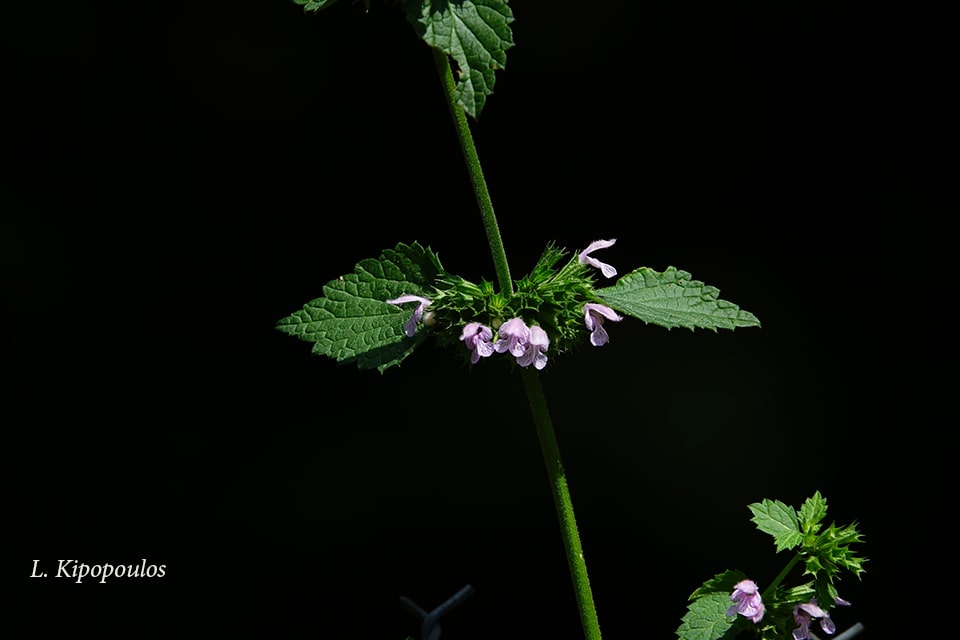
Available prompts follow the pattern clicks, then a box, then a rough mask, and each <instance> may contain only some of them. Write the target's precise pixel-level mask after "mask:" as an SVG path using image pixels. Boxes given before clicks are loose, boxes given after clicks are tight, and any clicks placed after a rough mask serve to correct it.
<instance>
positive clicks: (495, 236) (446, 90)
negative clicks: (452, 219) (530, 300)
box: [430, 47, 513, 295]
mask: <svg viewBox="0 0 960 640" xmlns="http://www.w3.org/2000/svg"><path fill="white" fill-rule="evenodd" d="M430 51H432V52H433V61H434V63H436V65H437V72H438V73H439V74H440V81H441V82H442V83H443V95H444V96H445V97H446V100H447V108H448V109H450V116H451V117H452V118H453V124H454V126H455V127H456V129H457V138H458V139H459V140H460V149H461V150H462V151H463V159H464V160H466V162H467V171H469V173H470V183H471V184H472V185H473V193H474V195H475V196H476V198H477V204H478V205H480V215H481V216H483V228H484V229H485V230H486V232H487V243H488V244H489V245H490V253H491V254H492V255H493V267H494V269H495V270H496V272H497V281H498V282H499V284H500V291H501V292H502V293H503V294H504V295H510V294H512V293H513V280H511V278H510V267H509V266H508V265H507V254H506V252H505V251H504V249H503V240H502V239H501V238H500V227H499V226H497V216H496V215H494V213H493V201H492V200H490V192H489V191H487V183H486V181H485V180H484V179H483V170H482V169H481V168H480V158H478V157H477V148H476V147H475V146H474V144H473V136H472V135H471V134H470V123H468V122H467V114H466V113H464V111H463V107H461V106H460V105H458V104H457V98H456V93H455V92H456V88H457V85H456V83H454V81H453V71H451V69H450V61H449V60H447V54H445V53H444V52H442V51H440V50H439V49H435V48H433V47H430Z"/></svg>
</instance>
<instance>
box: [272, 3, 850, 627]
mask: <svg viewBox="0 0 960 640" xmlns="http://www.w3.org/2000/svg"><path fill="white" fill-rule="evenodd" d="M293 1H294V2H295V3H296V4H298V5H303V7H304V10H305V11H314V12H316V11H319V10H322V9H326V8H328V7H330V6H331V5H333V4H335V2H336V0H293ZM364 4H366V5H367V7H368V9H369V0H365V1H364ZM394 4H400V5H402V7H403V9H404V11H405V15H406V18H407V21H408V23H409V24H410V25H412V26H413V28H414V29H415V30H416V32H417V34H418V35H419V36H420V37H421V38H422V40H423V41H424V42H425V43H426V44H427V45H428V46H429V47H430V49H431V52H432V55H433V60H434V63H435V65H436V68H437V71H438V73H439V77H440V81H441V84H442V86H443V89H444V96H445V98H446V102H447V106H448V108H449V112H450V115H451V118H452V119H453V123H454V125H455V130H456V132H457V136H458V139H459V142H460V148H461V151H462V152H463V156H464V160H465V163H466V167H467V169H468V172H469V174H470V178H471V181H472V185H473V187H474V192H475V195H476V198H477V204H478V206H479V209H480V214H481V218H482V221H483V225H484V229H485V231H486V236H487V241H488V244H489V246H490V249H491V253H492V256H493V261H494V266H495V269H496V284H495V283H494V282H492V281H488V280H481V281H480V282H479V283H476V282H471V281H469V280H466V279H465V278H462V277H460V276H458V275H455V274H452V273H449V272H447V271H446V270H445V269H444V268H443V266H442V265H441V263H440V260H439V258H438V257H437V254H436V253H434V252H433V250H431V249H430V248H429V247H424V246H421V245H420V244H419V243H417V242H411V243H410V244H404V243H399V244H397V245H396V246H394V247H392V248H388V249H385V250H383V251H382V252H381V254H380V256H379V257H378V258H371V259H367V260H363V261H361V262H359V263H358V264H357V265H356V266H355V267H354V270H353V273H348V274H344V275H341V276H340V277H338V278H336V279H333V280H330V281H329V282H327V283H326V284H325V285H324V286H323V289H322V294H323V295H322V296H320V297H318V298H316V299H314V300H311V301H309V302H307V303H306V304H305V305H304V306H303V308H301V309H300V310H298V311H295V312H293V313H291V314H290V315H288V316H287V317H285V318H283V319H281V320H280V321H279V322H278V323H277V328H278V329H279V330H280V331H283V332H285V333H288V334H290V335H292V336H296V337H298V338H300V339H301V340H304V341H307V342H310V343H312V345H313V347H312V349H313V352H314V353H316V354H319V355H323V356H327V357H330V358H333V359H335V360H336V361H337V362H341V363H351V362H352V363H356V365H357V366H358V367H359V368H360V369H373V368H376V369H378V370H379V371H380V372H381V373H382V372H384V371H386V370H387V369H389V368H390V367H392V366H394V365H397V364H399V363H400V362H402V361H403V360H404V359H405V358H406V357H408V356H409V355H411V354H412V353H413V351H414V350H415V349H416V348H418V347H420V346H422V345H425V344H427V343H428V342H430V343H433V344H435V345H437V346H440V347H444V348H448V349H451V350H452V351H453V352H454V353H455V354H457V356H458V357H460V358H462V359H463V361H464V362H469V363H470V366H486V365H487V363H486V362H485V361H486V360H488V359H503V358H506V359H507V360H508V361H509V362H510V363H511V367H514V368H519V371H520V375H521V376H522V377H523V381H524V385H525V389H526V392H527V394H528V396H529V401H530V406H531V410H532V413H533V419H534V425H535V427H536V429H537V434H538V437H539V439H540V443H541V448H542V450H543V454H544V462H545V465H546V468H547V473H548V476H549V479H550V486H551V490H552V492H553V498H554V503H555V506H556V509H557V515H558V518H559V521H560V529H561V534H562V536H563V541H564V547H565V550H566V555H567V562H568V565H569V568H570V574H571V578H572V580H573V586H574V591H575V595H576V598H577V602H578V605H579V609H580V618H581V622H582V625H583V632H584V636H585V637H586V638H587V639H588V640H598V639H599V638H600V625H599V621H598V619H597V613H596V609H595V607H594V602H593V594H592V592H591V589H590V582H589V579H588V577H587V568H586V564H585V561H584V556H583V549H582V547H581V544H580V536H579V533H578V531H577V525H576V520H575V518H574V512H573V504H572V502H571V500H570V493H569V489H568V487H567V483H566V478H565V475H564V472H563V467H562V464H561V462H560V460H561V458H560V452H559V448H558V446H557V442H556V438H555V436H554V432H553V426H552V422H551V418H550V414H549V410H548V408H547V402H546V399H545V397H544V395H543V390H542V388H541V386H540V380H539V378H538V372H539V371H540V370H542V369H544V368H545V367H548V366H550V367H553V366H559V362H555V360H560V358H559V356H560V355H562V354H563V353H564V352H566V351H568V350H571V349H574V348H578V347H580V346H584V345H587V344H589V345H591V346H593V347H602V346H604V345H606V344H607V343H608V342H609V341H610V333H609V332H610V331H611V330H612V327H611V324H612V323H620V322H621V321H623V320H624V318H625V316H630V317H633V318H638V319H640V320H642V321H643V322H644V323H646V324H654V325H659V326H661V327H665V328H667V329H671V328H674V327H683V328H687V329H691V330H693V329H697V328H700V329H710V330H712V331H716V330H717V329H731V330H732V329H736V328H745V327H759V326H760V321H759V320H758V319H757V318H756V317H755V316H754V315H753V314H752V313H750V312H748V311H745V310H742V309H740V308H739V307H738V306H737V305H736V304H733V303H732V302H727V301H725V300H722V299H720V297H719V291H718V290H717V289H716V288H715V287H711V286H708V285H706V284H704V283H703V282H701V281H698V280H694V279H693V277H692V276H691V275H690V274H689V273H687V272H686V271H683V270H680V269H676V268H674V267H669V268H667V269H666V270H665V271H662V272H657V271H654V270H652V269H649V268H646V267H640V268H637V269H634V270H632V271H629V272H628V273H626V274H625V275H623V276H622V277H620V278H619V279H616V280H615V281H614V282H612V284H607V281H608V280H613V279H614V278H616V276H617V274H618V272H617V269H616V268H615V267H613V266H612V265H609V264H606V263H605V262H602V261H601V260H600V258H598V257H597V254H598V253H599V252H601V251H602V250H603V249H606V248H608V247H610V246H612V245H613V244H614V243H615V242H616V240H614V239H609V240H603V239H601V240H594V241H590V242H585V243H586V246H585V248H584V249H582V250H581V251H575V252H573V253H572V254H571V253H570V252H568V251H567V250H565V249H562V248H558V247H556V246H554V245H553V244H552V243H551V244H547V246H546V248H545V249H544V251H543V254H542V256H541V257H540V259H539V261H538V262H537V263H536V265H535V266H534V267H533V269H532V270H531V272H530V273H529V274H528V275H526V276H524V277H523V278H521V279H519V280H513V279H512V278H511V276H510V269H509V266H508V263H507V258H506V253H505V251H504V248H503V243H502V241H501V238H500V232H499V227H498V224H497V219H496V216H495V214H494V212H493V206H492V202H491V199H490V195H489V192H488V190H487V187H486V183H485V181H484V178H483V172H482V170H481V168H480V162H479V159H478V157H477V153H476V149H475V147H474V144H473V139H472V136H471V132H470V125H469V123H468V120H467V118H468V117H470V118H473V119H474V120H477V119H478V118H479V116H480V113H481V111H482V109H483V106H484V104H485V102H486V100H487V98H488V96H490V95H491V94H492V93H493V86H494V82H495V79H496V78H495V74H496V72H497V71H498V70H501V69H503V68H505V67H506V51H507V49H509V48H510V47H512V46H513V37H512V32H511V24H512V23H513V20H514V17H513V12H512V10H511V9H510V7H509V6H508V2H507V0H405V1H403V2H399V3H394ZM454 70H455V71H456V73H454ZM455 75H456V79H455ZM585 240H586V239H585ZM598 274H599V277H602V278H603V280H602V281H601V282H602V283H603V284H604V285H605V286H599V283H598ZM617 329H620V327H619V326H618V327H617ZM748 508H749V509H750V511H751V512H752V514H753V518H752V520H753V522H754V523H756V526H757V528H758V529H759V530H760V531H762V532H764V533H768V534H770V535H771V536H773V538H774V543H775V545H776V551H777V552H780V551H787V550H794V551H795V553H794V555H793V556H792V557H791V559H790V560H789V561H788V563H787V565H786V566H785V567H784V569H783V571H781V572H780V574H779V575H778V576H777V577H776V578H775V579H774V580H773V581H772V582H771V583H770V584H768V585H766V586H765V588H764V589H763V590H762V591H761V589H760V586H759V585H758V584H757V583H756V582H754V581H753V580H752V579H750V577H749V576H746V575H744V574H743V573H741V572H739V571H735V570H730V571H726V572H724V573H721V574H719V575H716V576H714V577H712V578H710V579H709V580H707V581H706V582H704V583H703V585H702V586H700V587H699V588H698V589H696V590H695V591H694V592H693V593H692V595H690V597H689V602H688V606H687V609H688V610H687V613H686V615H684V616H683V618H682V620H681V624H680V626H679V627H678V629H677V632H676V633H677V636H678V637H679V638H681V640H718V639H720V638H725V639H726V638H733V637H734V636H737V635H739V634H740V633H742V632H749V633H752V634H754V635H755V636H757V637H759V638H761V639H762V640H791V639H792V640H804V639H806V638H810V637H811V635H810V627H811V626H812V625H813V626H816V625H819V628H820V629H821V630H822V631H823V632H824V633H827V634H832V633H834V631H835V630H836V625H835V623H834V621H833V620H832V618H831V616H830V612H831V611H832V610H833V608H834V607H836V606H838V605H839V606H845V605H849V603H848V602H847V601H846V600H844V599H842V598H841V597H840V596H839V594H838V593H837V589H836V586H835V579H836V578H837V576H838V575H839V574H840V572H842V571H849V572H851V573H853V574H854V575H856V576H857V577H858V578H859V577H860V575H861V574H862V573H863V564H864V562H865V561H866V560H865V559H864V558H860V557H858V556H857V555H856V554H855V553H854V551H853V550H852V549H851V545H852V544H854V543H858V542H860V541H861V534H860V533H859V532H858V530H857V526H856V524H850V525H846V526H837V525H836V524H830V525H828V526H826V525H825V524H824V518H825V516H826V512H827V502H826V500H825V499H824V498H823V497H822V496H821V495H820V493H819V492H816V493H814V494H813V496H812V497H810V498H808V499H807V500H806V501H805V502H804V503H803V505H801V506H800V508H799V509H794V508H793V507H790V506H788V505H786V504H783V503H782V502H779V501H775V500H763V501H762V502H760V503H755V504H751V505H749V507H748ZM798 565H799V566H802V569H803V571H802V577H803V578H806V579H805V580H803V581H802V582H801V583H800V584H798V585H796V586H792V587H790V588H787V587H786V586H784V580H785V579H786V578H788V577H789V576H790V574H791V572H792V570H793V569H794V568H795V567H798Z"/></svg>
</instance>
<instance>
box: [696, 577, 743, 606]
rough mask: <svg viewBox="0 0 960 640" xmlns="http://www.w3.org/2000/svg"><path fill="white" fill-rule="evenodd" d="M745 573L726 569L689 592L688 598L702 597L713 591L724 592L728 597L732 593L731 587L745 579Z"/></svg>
mask: <svg viewBox="0 0 960 640" xmlns="http://www.w3.org/2000/svg"><path fill="white" fill-rule="evenodd" d="M746 577H747V576H746V574H744V573H743V572H742V571H737V570H736V569H728V570H727V571H724V572H723V573H718V574H717V575H715V576H713V577H712V578H710V579H709V580H707V581H706V582H704V583H703V584H702V585H701V586H700V587H698V588H697V590H696V591H694V592H693V593H692V594H690V600H694V599H696V598H702V597H703V596H705V595H709V594H713V593H724V594H726V595H727V596H728V597H729V596H730V594H731V593H733V587H734V586H735V585H736V584H737V583H738V582H740V581H741V580H744V579H746Z"/></svg>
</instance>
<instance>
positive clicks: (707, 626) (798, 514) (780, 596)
mask: <svg viewBox="0 0 960 640" xmlns="http://www.w3.org/2000/svg"><path fill="white" fill-rule="evenodd" d="M748 508H749V509H750V511H751V512H752V513H753V518H751V520H752V521H753V522H754V523H755V524H756V525H757V528H758V529H759V530H760V531H763V532H764V533H768V534H770V535H771V536H773V538H774V543H775V545H776V551H777V552H778V553H779V552H780V551H785V550H791V549H796V551H795V553H794V555H793V557H791V559H790V561H789V562H788V563H787V565H786V566H785V567H784V568H783V570H782V571H781V572H780V573H779V574H778V575H777V576H776V577H775V578H774V579H773V581H772V582H771V583H770V584H769V585H768V586H767V588H766V589H764V590H763V591H762V592H760V590H759V587H758V586H757V583H756V582H754V581H753V580H752V579H750V578H748V577H747V576H746V575H745V574H743V572H741V571H737V570H730V571H726V572H724V573H721V574H718V575H716V576H714V577H713V578H711V579H709V580H707V581H706V582H704V583H703V585H702V586H701V587H699V588H698V589H697V590H696V591H694V592H693V594H691V596H690V603H689V604H688V606H687V613H686V614H685V615H684V616H683V619H682V621H681V624H680V627H679V628H678V629H677V632H676V633H677V636H678V637H679V638H681V640H720V639H721V638H722V639H724V640H729V639H731V638H733V637H736V636H738V635H740V634H741V633H745V632H752V633H753V634H754V635H755V636H757V637H759V638H760V639H761V640H809V639H810V638H812V636H811V633H810V626H811V624H813V623H814V622H817V623H818V624H819V625H820V629H821V630H822V631H823V632H824V633H826V634H833V633H834V632H836V629H837V627H836V623H835V622H834V620H833V619H832V618H831V617H830V611H832V610H833V608H834V607H836V606H850V602H848V601H847V600H844V599H843V598H841V597H840V596H839V595H838V593H837V587H836V584H835V582H836V580H837V579H838V578H839V576H840V575H841V573H842V572H845V571H848V572H850V573H852V574H853V575H855V576H856V577H857V578H860V576H861V575H862V574H863V572H864V568H863V565H864V563H865V562H866V558H862V557H859V556H858V555H857V554H856V552H855V551H854V550H853V549H852V548H851V545H852V544H854V543H859V542H861V539H862V538H861V534H860V533H859V531H857V525H856V523H854V524H850V525H847V526H845V527H837V526H836V525H835V524H831V525H829V526H828V527H824V526H823V519H824V518H825V517H826V513H827V501H826V500H825V499H824V498H823V497H822V496H821V495H820V492H819V491H817V492H816V493H814V495H813V496H812V497H810V498H808V499H807V500H806V501H805V502H804V504H803V506H801V508H800V509H799V510H795V509H793V507H790V506H788V505H786V504H784V503H782V502H780V501H776V500H763V501H762V502H759V503H754V504H751V505H748ZM798 565H801V566H803V572H802V576H801V577H806V576H812V579H808V580H806V581H805V582H803V583H802V584H799V585H797V586H794V587H791V588H786V587H785V586H783V581H784V580H785V579H786V578H787V577H788V576H789V575H790V574H791V572H792V571H793V570H794V568H795V567H796V566H798Z"/></svg>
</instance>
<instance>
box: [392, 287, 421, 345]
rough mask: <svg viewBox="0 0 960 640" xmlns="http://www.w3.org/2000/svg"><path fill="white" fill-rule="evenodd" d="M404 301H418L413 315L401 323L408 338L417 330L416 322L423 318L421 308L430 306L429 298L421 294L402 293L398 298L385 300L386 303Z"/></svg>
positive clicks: (400, 302) (401, 302)
mask: <svg viewBox="0 0 960 640" xmlns="http://www.w3.org/2000/svg"><path fill="white" fill-rule="evenodd" d="M405 302H416V303H418V304H417V308H416V309H414V310H413V315H412V316H410V319H409V320H407V321H406V322H405V323H404V325H403V332H404V333H406V334H407V337H408V338H412V337H413V334H414V333H416V332H417V323H418V322H420V320H421V319H422V318H423V310H424V309H425V308H427V307H428V306H430V300H428V299H427V298H424V297H421V296H413V295H410V294H404V295H402V296H400V297H399V298H394V299H393V300H387V304H403V303H405Z"/></svg>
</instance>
